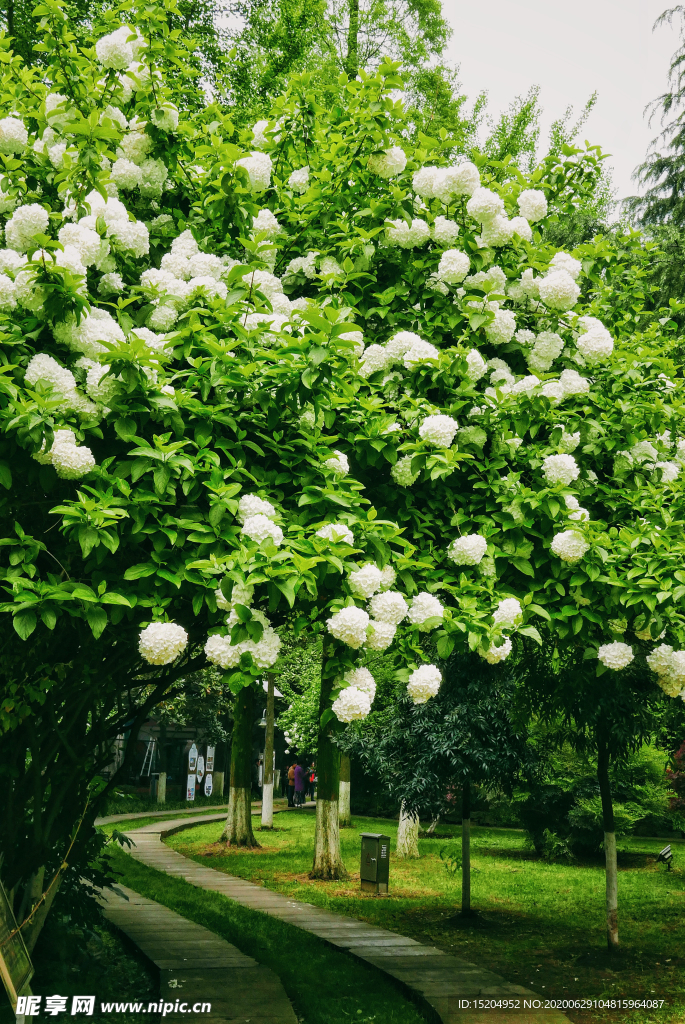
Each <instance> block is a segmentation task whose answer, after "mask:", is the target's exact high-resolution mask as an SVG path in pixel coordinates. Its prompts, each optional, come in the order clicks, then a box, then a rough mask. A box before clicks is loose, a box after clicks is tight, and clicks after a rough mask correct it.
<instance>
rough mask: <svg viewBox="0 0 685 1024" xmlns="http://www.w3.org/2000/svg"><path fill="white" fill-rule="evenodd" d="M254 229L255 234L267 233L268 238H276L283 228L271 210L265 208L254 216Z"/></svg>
mask: <svg viewBox="0 0 685 1024" xmlns="http://www.w3.org/2000/svg"><path fill="white" fill-rule="evenodd" d="M252 230H253V231H254V232H255V234H257V233H259V234H264V233H265V234H266V237H267V238H275V237H276V235H280V234H281V233H282V231H283V228H282V227H281V225H280V224H279V223H278V220H277V219H276V217H275V215H274V214H273V213H272V212H271V210H269V209H267V208H265V209H263V210H260V211H259V213H258V214H257V216H256V217H253V218H252Z"/></svg>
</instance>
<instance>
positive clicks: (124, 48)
mask: <svg viewBox="0 0 685 1024" xmlns="http://www.w3.org/2000/svg"><path fill="white" fill-rule="evenodd" d="M131 36H135V37H136V38H135V39H131ZM134 44H135V45H134ZM140 45H141V43H140V42H139V41H138V36H137V33H136V32H133V30H132V29H130V28H129V27H128V25H122V26H121V28H118V29H117V30H116V31H115V32H110V33H109V34H108V35H106V36H101V37H100V39H98V41H97V43H96V44H95V54H96V56H97V59H98V60H99V62H100V64H102V66H103V68H112V69H113V70H115V71H125V70H127V69H128V67H129V65H130V64H132V63H133V61H134V60H135V58H136V55H137V51H138V49H139V47H140Z"/></svg>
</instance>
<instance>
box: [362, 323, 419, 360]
mask: <svg viewBox="0 0 685 1024" xmlns="http://www.w3.org/2000/svg"><path fill="white" fill-rule="evenodd" d="M422 341H423V339H422V338H421V336H420V335H418V334H415V333H414V332H413V331H398V332H397V334H393V336H392V338H389V339H388V340H387V341H386V343H385V347H384V349H383V351H384V352H385V355H386V359H387V360H388V363H389V364H391V363H398V362H400V361H401V360H402V359H404V357H405V355H406V354H407V352H409V350H410V349H411V348H413V347H414V345H419V344H421V342H422ZM367 351H368V349H367Z"/></svg>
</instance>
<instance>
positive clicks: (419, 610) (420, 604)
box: [407, 592, 445, 633]
mask: <svg viewBox="0 0 685 1024" xmlns="http://www.w3.org/2000/svg"><path fill="white" fill-rule="evenodd" d="M444 615H445V608H444V606H443V605H442V604H441V603H440V601H438V599H437V597H434V596H433V594H428V593H426V592H424V593H421V594H417V595H416V597H415V598H414V599H413V601H412V603H411V605H410V607H409V612H408V613H407V619H408V621H409V622H411V623H412V625H414V626H418V627H419V630H420V631H421V632H422V633H427V632H428V631H429V630H431V629H434V628H435V625H436V624H434V625H430V623H431V622H434V620H435V619H439V620H440V621H442V619H443V618H444Z"/></svg>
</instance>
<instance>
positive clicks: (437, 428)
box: [419, 413, 459, 448]
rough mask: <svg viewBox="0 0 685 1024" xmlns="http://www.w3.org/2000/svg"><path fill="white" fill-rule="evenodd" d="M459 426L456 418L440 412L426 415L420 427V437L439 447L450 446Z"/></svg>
mask: <svg viewBox="0 0 685 1024" xmlns="http://www.w3.org/2000/svg"><path fill="white" fill-rule="evenodd" d="M458 428H459V424H458V423H457V421H456V420H455V419H452V417H451V416H444V415H442V413H438V414H436V415H434V416H426V418H425V420H423V422H422V423H421V426H420V427H419V437H420V438H421V440H422V441H426V442H427V443H428V444H432V445H435V446H436V447H438V448H449V446H450V445H451V444H452V441H453V440H454V435H455V434H456V432H457V430H458Z"/></svg>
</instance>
